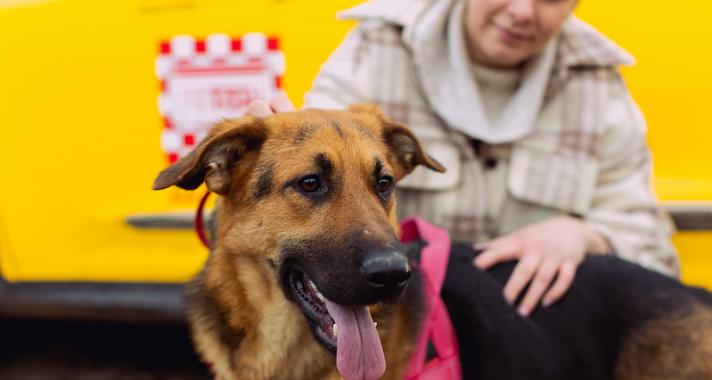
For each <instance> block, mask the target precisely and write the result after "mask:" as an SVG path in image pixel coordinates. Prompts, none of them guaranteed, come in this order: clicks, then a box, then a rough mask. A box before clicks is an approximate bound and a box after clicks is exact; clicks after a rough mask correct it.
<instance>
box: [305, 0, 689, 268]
mask: <svg viewBox="0 0 712 380" xmlns="http://www.w3.org/2000/svg"><path fill="white" fill-rule="evenodd" d="M461 1H463V0H373V1H370V2H367V3H364V4H362V5H360V6H357V7H355V8H352V9H351V10H348V11H346V12H344V13H342V14H341V16H342V17H343V18H347V19H356V20H358V21H359V25H358V26H357V27H356V28H355V29H354V30H353V31H352V32H351V33H350V34H349V35H348V36H347V37H346V39H345V40H344V41H343V42H342V44H341V45H340V46H339V47H338V48H337V50H336V51H335V52H334V53H333V54H332V55H331V57H330V58H329V59H328V61H327V62H326V63H325V64H324V65H323V66H322V68H321V71H320V73H319V75H318V76H317V78H316V79H315V81H314V83H313V87H312V89H311V91H310V92H309V93H308V94H307V95H306V98H305V99H306V103H305V105H306V106H307V107H318V108H342V107H345V106H347V105H349V104H352V103H363V102H373V103H378V104H379V105H380V106H381V108H382V109H383V111H384V112H385V113H386V114H387V115H389V116H390V117H391V118H393V119H395V120H398V121H400V122H402V123H404V124H407V125H408V126H409V127H410V128H411V129H413V130H414V132H415V133H416V134H417V135H418V137H419V138H420V139H421V141H422V142H423V143H424V145H425V147H426V149H427V150H428V152H429V153H430V154H431V155H433V156H434V157H435V158H436V159H438V160H439V161H440V162H441V163H443V164H444V165H445V166H446V167H447V169H448V171H447V173H444V174H439V173H434V172H430V171H426V170H422V169H417V170H416V171H415V172H414V173H413V174H412V175H411V176H409V177H407V178H406V179H405V180H403V181H402V182H401V183H400V184H399V194H398V202H399V210H398V211H399V215H400V216H401V217H403V216H407V215H412V214H417V215H420V216H422V217H424V218H427V219H428V220H430V221H432V222H434V223H436V224H438V225H440V226H442V227H445V228H447V229H448V230H449V231H450V233H451V234H452V235H453V237H454V238H455V239H458V240H465V241H478V242H482V241H486V240H489V239H491V238H493V237H496V236H500V235H503V234H507V233H509V232H512V231H514V230H516V229H518V228H521V227H523V226H525V225H527V224H530V223H533V222H536V221H539V220H543V219H546V218H550V217H554V216H557V215H562V214H569V215H576V216H580V217H581V218H583V219H584V220H585V221H586V222H587V223H589V224H590V225H591V226H593V227H594V228H596V229H597V230H598V231H600V232H601V233H602V234H603V235H604V236H606V237H607V238H608V240H609V241H610V243H611V245H612V246H613V247H614V251H615V254H617V255H618V256H620V257H622V258H624V259H626V260H629V261H632V262H636V263H639V264H641V265H643V266H645V267H648V268H651V269H654V270H657V271H660V272H662V273H665V274H668V275H677V274H678V271H679V268H678V267H679V265H678V259H677V255H676V252H675V250H674V248H673V247H672V245H671V242H670V233H671V231H672V228H671V224H670V223H669V221H668V219H667V218H666V217H665V216H664V215H663V214H662V213H661V212H660V210H659V208H658V207H657V205H656V200H655V198H654V196H653V194H652V191H651V186H650V172H651V160H650V154H649V151H648V149H647V146H646V143H645V122H644V120H643V118H642V116H641V114H640V112H639V110H638V108H637V106H636V105H635V103H634V101H633V100H632V99H631V96H630V94H629V92H628V90H627V89H626V86H625V84H624V82H623V80H622V78H621V77H620V75H619V73H618V71H617V67H618V66H619V65H621V64H631V63H632V58H631V57H630V56H629V55H628V54H627V53H626V52H625V51H623V50H622V49H620V48H619V47H617V46H616V45H615V44H613V43H612V42H611V41H609V40H608V39H606V38H605V37H604V36H602V35H601V34H600V33H598V32H597V31H595V30H594V29H593V28H591V27H590V26H588V25H586V24H585V23H583V22H582V21H580V20H578V19H576V18H574V17H572V18H571V19H570V20H568V21H567V22H566V23H565V25H564V27H563V29H562V32H561V34H560V35H559V37H558V38H557V39H555V40H554V41H552V42H551V43H550V46H549V47H547V49H549V51H551V54H550V55H551V63H550V65H549V66H548V67H550V68H551V69H550V70H546V74H547V75H546V76H544V77H543V78H544V80H545V82H544V83H545V86H544V87H542V89H541V91H537V90H536V88H535V87H536V86H533V88H534V90H531V89H530V90H527V91H529V92H528V93H527V94H525V95H522V96H524V98H525V99H531V102H533V103H529V104H528V105H527V106H526V107H520V108H522V110H521V112H520V111H519V110H517V109H515V110H510V109H507V112H509V113H510V114H512V115H514V116H513V117H514V119H516V120H515V122H514V124H512V125H516V126H517V127H516V128H513V130H514V132H512V133H509V134H508V132H506V131H505V132H503V131H501V130H497V129H493V130H486V129H482V128H480V125H481V124H482V123H478V121H477V114H476V113H473V112H470V111H468V110H469V109H470V108H471V107H473V102H474V101H476V99H472V97H470V96H469V95H468V94H471V93H475V92H472V91H476V90H473V89H471V88H469V87H468V86H476V85H474V84H473V79H472V76H471V75H470V74H471V73H469V74H468V72H467V71H463V70H469V66H468V65H464V66H466V67H465V68H462V67H461V66H463V65H462V64H460V63H459V62H455V61H456V60H457V58H456V57H455V58H453V55H452V54H450V53H452V51H450V52H449V51H448V50H447V49H448V48H450V49H452V48H453V43H452V41H449V40H448V39H449V37H447V36H448V33H447V29H448V19H449V18H450V16H451V14H452V13H453V10H454V9H457V7H458V4H460V2H461ZM460 5H461V4H460ZM455 45H456V44H455ZM538 59H539V60H542V59H543V58H541V57H539V58H538ZM532 71H534V70H532ZM532 76H533V75H532ZM527 78H528V77H525V79H524V81H525V82H524V83H523V84H522V85H521V87H526V81H527ZM541 79H542V77H541V76H540V77H539V80H541ZM530 87H531V86H530ZM532 104H533V106H532ZM532 107H533V109H534V111H536V112H531V115H530V117H527V112H529V110H530V109H532ZM522 115H524V116H522ZM500 129H501V128H500ZM475 141H479V142H475ZM475 146H477V149H475Z"/></svg>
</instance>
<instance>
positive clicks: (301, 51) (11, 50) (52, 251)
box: [0, 0, 712, 379]
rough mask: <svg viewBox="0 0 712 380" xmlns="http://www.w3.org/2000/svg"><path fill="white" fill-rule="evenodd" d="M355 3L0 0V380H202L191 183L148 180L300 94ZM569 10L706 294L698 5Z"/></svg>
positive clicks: (706, 90) (702, 28)
mask: <svg viewBox="0 0 712 380" xmlns="http://www.w3.org/2000/svg"><path fill="white" fill-rule="evenodd" d="M358 2H359V1H357V0H329V1H317V0H253V1H249V2H246V1H234V0H233V1H228V0H205V1H197V0H124V1H89V0H56V1H54V0H34V1H33V0H0V49H1V51H2V55H1V58H0V172H1V173H2V174H3V175H2V178H3V180H2V186H0V318H2V319H0V336H2V337H3V338H2V342H3V343H2V344H1V345H0V378H2V379H4V378H30V377H31V376H29V374H32V376H34V378H50V379H54V378H72V379H76V378H82V377H81V376H85V377H86V378H102V379H103V378H124V377H125V378H204V377H206V376H207V372H206V370H205V368H203V367H202V366H201V365H200V364H199V363H197V362H196V359H195V357H194V355H193V354H192V350H191V348H190V346H189V343H188V338H187V336H186V333H185V326H184V323H183V316H182V311H183V303H182V300H181V296H180V294H181V284H182V283H184V282H185V281H186V280H187V279H189V278H190V277H191V276H192V275H193V274H194V273H196V271H197V270H198V269H199V268H200V266H201V264H202V262H203V261H204V260H205V258H206V257H207V251H206V249H205V248H204V247H203V246H202V245H201V244H200V243H199V241H198V239H197V238H196V236H195V234H194V232H193V231H192V218H193V212H194V211H192V210H194V209H195V206H196V204H197V202H198V198H199V196H200V195H201V192H200V191H197V192H194V193H190V192H185V191H182V190H178V189H169V190H165V191H162V192H153V191H151V190H150V188H151V184H152V182H153V179H154V177H155V175H156V174H157V173H158V172H159V171H160V170H161V169H162V168H164V167H165V166H166V165H167V164H168V163H170V162H172V161H175V160H176V159H177V158H178V157H180V156H181V155H182V154H185V152H186V151H188V150H190V149H191V147H192V146H194V145H195V143H196V142H197V141H199V140H200V138H201V136H202V135H203V134H204V133H205V130H206V128H207V127H208V126H209V125H210V123H211V122H212V121H214V120H216V119H218V118H220V117H225V116H237V115H240V114H241V113H242V112H244V108H245V106H246V105H247V104H248V103H249V102H250V101H251V100H252V99H255V98H259V97H269V96H271V95H273V94H275V93H276V92H277V91H280V90H284V91H286V92H287V94H288V95H289V97H290V98H291V99H292V101H293V102H294V103H295V104H296V105H297V106H298V107H299V106H300V105H301V103H302V95H303V93H304V92H305V91H306V90H307V89H308V88H309V86H310V83H311V80H312V78H313V77H314V75H315V74H316V72H317V70H318V68H319V66H320V64H321V63H322V62H323V61H324V60H325V59H326V57H327V56H328V54H329V53H330V52H331V50H332V49H333V48H334V47H336V45H337V44H338V43H339V41H340V40H341V38H342V37H343V36H344V34H345V33H346V32H347V31H348V30H349V28H351V27H352V26H353V24H351V23H349V22H339V21H337V20H336V18H335V13H336V12H337V11H338V10H342V9H345V8H348V7H350V6H352V5H355V4H357V3H358ZM576 14H577V15H578V16H579V17H581V18H582V19H584V20H585V21H587V22H589V23H590V24H592V25H593V26H595V27H596V28H598V29H599V30H601V31H602V32H604V33H605V34H606V35H607V36H609V37H610V38H612V39H613V40H615V41H616V42H618V43H619V44H620V45H622V46H623V47H624V48H626V49H627V50H628V51H630V52H631V53H632V54H633V55H634V56H635V57H636V58H637V64H636V65H635V66H633V67H627V68H624V69H623V74H624V76H625V78H626V80H627V82H628V85H629V87H630V89H631V92H632V94H633V96H634V97H635V99H636V100H637V102H638V103H639V105H640V107H641V108H642V110H643V113H644V114H645V116H646V119H647V121H648V141H649V143H650V146H651V148H652V151H653V158H654V165H655V166H654V181H653V182H654V191H655V192H656V194H657V195H658V197H659V199H660V200H661V202H662V204H663V206H664V207H665V208H666V209H667V210H668V211H669V212H670V213H671V215H672V216H673V219H674V221H675V223H676V225H677V227H678V233H677V234H676V236H675V237H674V242H675V244H676V246H677V248H678V249H679V252H680V256H681V259H682V279H683V281H684V282H686V283H688V284H692V285H697V286H704V287H707V288H708V289H711V290H712V253H710V249H711V248H712V149H710V148H709V144H710V141H712V96H710V92H712V70H710V69H709V67H707V66H708V65H707V62H708V57H710V56H712V44H711V43H709V41H711V40H712V27H710V25H709V21H708V16H709V14H712V3H710V2H707V1H703V0H695V1H693V2H687V3H685V6H684V7H683V6H674V5H671V4H670V3H667V2H651V1H646V0H627V1H624V2H621V1H616V0H596V1H583V2H581V4H580V6H579V9H578V10H577V12H576ZM67 368H73V369H72V371H67ZM76 368H81V369H82V371H83V372H82V371H77V370H76ZM80 374H83V375H81V376H80Z"/></svg>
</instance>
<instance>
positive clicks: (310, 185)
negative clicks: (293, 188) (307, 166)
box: [299, 175, 321, 193]
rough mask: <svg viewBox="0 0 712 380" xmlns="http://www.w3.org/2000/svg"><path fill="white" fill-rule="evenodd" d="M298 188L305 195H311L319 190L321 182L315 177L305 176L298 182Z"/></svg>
mask: <svg viewBox="0 0 712 380" xmlns="http://www.w3.org/2000/svg"><path fill="white" fill-rule="evenodd" d="M299 188H300V189H301V190H302V191H303V192H305V193H313V192H315V191H318V190H319V189H320V188H321V181H319V177H317V176H315V175H310V176H306V177H304V178H302V179H300V180H299Z"/></svg>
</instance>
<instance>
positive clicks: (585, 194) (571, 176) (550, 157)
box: [507, 145, 598, 215]
mask: <svg viewBox="0 0 712 380" xmlns="http://www.w3.org/2000/svg"><path fill="white" fill-rule="evenodd" d="M597 174H598V162H597V161H595V160H593V159H591V158H588V157H576V156H572V155H564V154H561V153H557V152H549V151H544V150H540V149H536V148H531V147H528V146H523V145H516V146H515V147H514V149H513V150H512V156H511V160H510V171H509V174H508V179H507V186H508V188H509V192H510V193H511V195H512V196H513V197H514V198H518V199H521V200H524V201H527V202H530V203H534V204H538V205H542V206H544V207H548V208H553V209H556V210H559V211H563V212H566V213H574V214H578V215H584V214H585V213H586V212H587V211H588V210H589V208H590V207H591V202H592V200H593V196H594V191H595V188H596V177H597Z"/></svg>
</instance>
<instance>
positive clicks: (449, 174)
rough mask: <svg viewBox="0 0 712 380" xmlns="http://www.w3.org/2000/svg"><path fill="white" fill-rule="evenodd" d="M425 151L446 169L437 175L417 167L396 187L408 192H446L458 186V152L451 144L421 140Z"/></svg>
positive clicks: (438, 140)
mask: <svg viewBox="0 0 712 380" xmlns="http://www.w3.org/2000/svg"><path fill="white" fill-rule="evenodd" d="M421 143H422V144H423V148H425V151H426V152H427V153H428V154H429V155H430V156H431V157H433V158H434V159H436V160H437V161H438V162H440V163H441V164H443V166H445V168H446V169H447V170H446V171H445V173H438V172H436V171H433V170H430V169H428V168H425V167H423V166H418V167H416V168H415V170H413V172H412V173H410V174H409V175H407V176H406V177H405V178H403V179H402V180H401V181H400V182H398V187H400V188H402V189H408V190H430V191H438V190H448V189H453V188H455V187H456V186H457V185H459V184H460V175H461V173H460V170H461V163H460V151H459V150H458V148H457V145H455V144H454V143H452V142H449V141H446V140H441V139H421Z"/></svg>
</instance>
